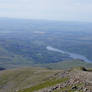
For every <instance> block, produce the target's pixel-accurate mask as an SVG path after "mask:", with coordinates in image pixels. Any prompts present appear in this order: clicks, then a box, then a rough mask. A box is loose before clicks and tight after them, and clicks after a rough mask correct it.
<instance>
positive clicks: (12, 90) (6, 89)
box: [0, 67, 92, 92]
mask: <svg viewBox="0 0 92 92" xmlns="http://www.w3.org/2000/svg"><path fill="white" fill-rule="evenodd" d="M91 88H92V72H91V69H90V70H87V69H85V68H83V67H78V68H73V69H70V70H49V69H45V68H19V69H12V70H4V71H0V92H75V91H76V92H92V89H91ZM84 90H85V91H84ZM90 90H91V91H90Z"/></svg>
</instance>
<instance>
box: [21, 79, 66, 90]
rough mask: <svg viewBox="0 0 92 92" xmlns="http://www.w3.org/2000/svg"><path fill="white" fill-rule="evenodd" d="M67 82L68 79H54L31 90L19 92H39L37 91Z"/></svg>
mask: <svg viewBox="0 0 92 92" xmlns="http://www.w3.org/2000/svg"><path fill="white" fill-rule="evenodd" d="M67 80H68V78H61V79H55V78H54V79H51V80H48V81H46V82H44V83H41V84H38V85H36V86H33V87H31V88H27V89H24V90H20V91H19V92H34V91H37V90H40V89H43V88H46V87H50V86H54V85H56V84H58V83H61V82H65V81H67Z"/></svg>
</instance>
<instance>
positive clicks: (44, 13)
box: [0, 0, 92, 22]
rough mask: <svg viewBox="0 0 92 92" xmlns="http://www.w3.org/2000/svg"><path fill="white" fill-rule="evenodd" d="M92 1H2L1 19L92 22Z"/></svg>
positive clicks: (0, 7) (0, 1)
mask: <svg viewBox="0 0 92 92" xmlns="http://www.w3.org/2000/svg"><path fill="white" fill-rule="evenodd" d="M91 11H92V1H91V0H87V1H86V0H81V1H80V0H16V1H15V0H8V1H7V0H0V18H2V17H6V18H18V19H42V20H56V21H82V22H84V21H85V22H86V21H87V22H92V17H91V16H92V12H91Z"/></svg>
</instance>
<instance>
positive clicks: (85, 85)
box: [36, 69, 92, 92]
mask: <svg viewBox="0 0 92 92" xmlns="http://www.w3.org/2000/svg"><path fill="white" fill-rule="evenodd" d="M59 76H61V77H68V78H69V79H68V80H67V81H65V82H63V83H59V84H56V85H54V86H51V87H48V88H44V89H41V90H39V91H36V92H92V72H90V71H85V70H80V69H73V70H72V71H71V70H70V71H65V72H63V73H61V75H60V74H59Z"/></svg>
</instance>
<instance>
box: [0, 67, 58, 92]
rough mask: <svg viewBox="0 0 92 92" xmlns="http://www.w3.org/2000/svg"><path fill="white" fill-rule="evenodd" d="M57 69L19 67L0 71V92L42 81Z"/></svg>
mask: <svg viewBox="0 0 92 92" xmlns="http://www.w3.org/2000/svg"><path fill="white" fill-rule="evenodd" d="M57 72H58V70H55V71H52V70H48V69H43V68H21V69H13V70H5V71H0V92H15V90H18V89H23V88H25V87H26V88H27V87H30V86H34V85H37V84H38V83H41V82H44V81H45V80H46V79H47V80H48V78H49V77H51V76H52V75H54V74H56V73H57Z"/></svg>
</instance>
